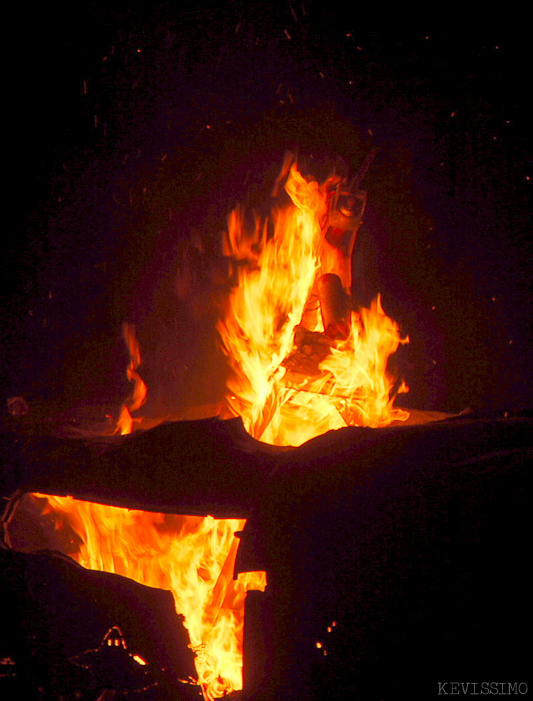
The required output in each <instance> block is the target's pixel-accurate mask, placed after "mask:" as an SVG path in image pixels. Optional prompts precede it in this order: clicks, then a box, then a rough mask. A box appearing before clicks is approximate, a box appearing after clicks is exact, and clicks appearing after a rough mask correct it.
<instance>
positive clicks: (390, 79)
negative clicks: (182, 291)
mask: <svg viewBox="0 0 533 701" xmlns="http://www.w3.org/2000/svg"><path fill="white" fill-rule="evenodd" d="M378 14H379V13H378ZM374 19H375V21H374V22H373V23H371V24H368V23H366V22H363V21H362V20H361V16H360V15H358V14H357V12H356V11H355V10H343V11H340V10H339V9H338V8H335V9H331V10H330V9H327V8H326V7H324V3H321V4H318V3H316V4H314V3H306V2H304V3H303V4H302V3H299V2H298V3H296V2H295V3H290V2H286V3H278V4H274V5H272V4H267V3H249V4H245V3H242V2H229V3H225V4H216V3H211V4H206V3H204V4H203V5H199V4H198V3H194V4H193V3H182V4H181V5H180V6H179V9H178V8H176V7H174V6H171V5H164V4H157V5H153V6H152V7H150V8H147V7H145V6H137V5H135V4H132V3H124V5H123V6H122V7H121V8H120V7H117V6H116V5H115V6H113V7H112V6H111V5H106V4H103V3H86V4H85V5H84V6H83V7H82V8H73V7H70V8H66V9H65V8H62V9H61V11H60V10H59V9H57V8H50V7H46V8H41V9H38V10H32V12H31V13H29V12H28V13H26V11H25V10H23V9H21V10H17V11H13V12H12V14H10V15H9V18H8V20H7V22H6V26H7V27H8V30H9V31H8V33H9V37H8V46H9V47H11V48H10V52H9V54H10V55H9V69H8V70H7V71H6V72H7V83H6V84H5V89H6V93H7V97H8V99H7V106H6V114H7V116H8V126H7V132H6V134H5V136H6V153H7V154H9V161H8V163H6V166H7V168H6V170H7V173H8V180H9V187H8V192H9V193H12V194H10V195H9V198H8V200H7V201H6V217H5V230H4V236H3V239H2V240H3V244H4V246H5V250H4V251H3V255H2V259H1V260H2V281H3V285H4V296H3V301H2V312H1V313H2V319H1V336H0V338H1V343H2V348H1V349H0V350H1V361H0V373H1V376H2V390H3V393H4V396H5V397H6V398H7V397H9V396H13V395H24V396H25V397H26V398H27V399H28V400H29V401H30V402H31V401H32V400H33V399H38V398H46V399H51V398H61V399H62V400H64V401H67V402H69V401H71V402H73V403H79V402H104V401H120V398H121V397H122V396H124V394H125V393H126V392H127V385H126V382H125V379H124V368H125V366H126V363H127V353H126V351H125V348H124V344H123V341H122V337H121V325H122V322H123V321H124V320H129V321H133V322H134V323H136V324H137V326H138V327H139V328H140V340H141V346H142V345H143V333H144V341H145V345H146V347H147V351H146V352H147V355H148V356H150V346H152V347H155V346H157V344H158V339H159V340H161V344H162V345H163V346H166V347H167V348H168V347H169V346H172V348H171V349H170V350H168V351H165V353H163V355H164V362H159V364H160V365H161V368H163V369H161V368H160V369H159V370H158V372H159V375H158V377H159V379H160V380H161V378H163V381H165V377H166V384H167V385H168V386H169V387H170V388H171V390H172V391H173V392H174V391H175V392H177V393H178V394H179V395H180V396H179V397H177V398H176V402H177V403H180V402H181V403H187V402H189V401H195V402H200V403H201V402H203V401H209V400H210V399H212V397H213V396H218V395H219V394H220V393H221V391H222V386H223V376H222V374H221V370H220V366H219V365H217V363H219V359H218V356H217V351H216V350H215V340H214V337H212V334H211V335H210V332H209V329H210V328H211V327H212V320H213V318H212V311H208V312H206V313H205V314H204V315H203V317H202V318H201V319H200V320H199V318H198V314H196V317H195V318H189V317H188V314H189V312H188V311H187V310H184V309H183V308H182V307H181V306H180V304H181V302H180V301H179V300H178V298H177V295H176V290H175V284H174V281H175V278H176V273H177V269H178V267H179V265H180V263H179V259H180V255H181V252H182V250H183V247H184V246H183V244H184V242H185V241H186V240H187V239H188V238H189V237H190V235H191V232H192V231H193V230H198V231H200V232H202V233H203V235H204V238H205V240H206V241H207V242H208V244H209V245H211V246H213V247H214V246H215V242H216V241H217V239H218V236H219V232H220V229H221V228H222V227H223V221H224V219H223V217H224V216H225V214H226V213H227V212H228V211H229V210H230V209H231V208H232V207H233V206H234V205H235V203H236V202H237V201H239V200H244V199H245V198H246V197H247V193H248V197H249V199H250V200H251V201H253V197H252V196H250V195H249V192H250V191H252V192H254V191H255V192H256V193H257V192H261V184H262V182H263V179H264V178H267V180H268V177H273V174H275V173H276V170H277V169H279V167H280V166H281V162H282V159H283V154H284V152H285V150H286V149H293V150H294V149H296V148H299V151H300V154H301V155H302V156H304V157H305V160H306V162H307V163H308V167H309V170H310V171H313V170H315V171H317V172H315V175H317V176H318V177H321V176H323V175H326V174H327V172H326V168H327V167H330V166H331V165H333V164H334V163H335V162H336V159H337V157H339V156H340V157H342V159H343V160H344V162H345V163H346V164H347V167H348V168H349V169H351V171H352V172H355V171H356V170H357V168H358V167H359V164H360V163H361V161H362V160H363V158H364V156H365V155H366V153H367V152H368V151H369V149H370V148H371V147H373V146H374V147H377V148H378V155H377V157H376V160H375V162H374V165H373V166H372V169H371V171H370V172H369V174H368V177H367V179H366V180H365V188H366V189H367V190H368V193H369V200H368V209H367V215H366V218H365V225H364V234H362V237H361V242H360V247H362V249H363V248H364V251H363V250H362V249H361V252H362V253H363V252H364V253H365V255H364V257H363V258H362V259H360V262H359V265H361V266H362V268H363V270H364V272H365V275H366V279H367V292H374V291H378V290H379V291H381V292H382V294H383V299H384V306H385V310H386V311H387V312H388V313H389V314H390V315H391V316H393V317H394V318H396V319H397V320H398V321H399V322H400V324H401V327H402V329H403V331H404V332H405V333H408V334H409V336H410V338H411V346H410V350H409V351H408V353H407V356H406V358H404V359H403V362H404V364H405V365H406V367H407V375H408V382H409V384H410V386H411V392H410V395H407V397H406V398H405V400H404V401H405V402H407V403H411V404H412V405H413V406H417V407H420V408H435V409H443V410H452V411H456V410H461V409H464V408H465V407H467V406H469V405H474V406H485V407H487V408H494V409H506V410H512V409H514V408H520V407H523V406H524V405H530V404H531V394H530V386H531V332H530V321H529V319H530V304H531V303H530V299H531V296H530V287H531V273H532V264H531V260H532V257H531V244H530V243H529V241H528V227H529V220H528V218H529V199H528V198H529V191H530V187H531V181H530V180H529V176H530V175H531V150H530V141H529V126H530V125H529V118H530V108H529V107H528V106H527V105H528V92H529V90H528V80H529V79H528V65H529V58H528V56H529V49H528V45H527V42H526V41H524V40H523V39H522V38H521V36H520V32H519V25H520V18H516V27H515V28H514V29H513V30H512V31H510V30H505V31H504V30H503V29H502V28H498V29H493V30H490V31H489V30H481V29H478V30H477V31H473V32H472V31H467V30H466V29H464V30H459V29H456V30H455V31H453V32H446V31H443V30H440V31H432V30H431V29H426V30H422V31H417V30H416V29H415V28H409V29H406V28H404V27H400V26H398V28H397V29H396V30H395V31H394V32H393V31H385V30H384V29H377V28H376V27H378V25H379V22H378V20H379V19H380V18H379V17H376V18H374ZM405 26H408V25H407V24H405ZM9 212H11V216H9ZM13 215H14V216H13ZM217 227H218V228H217ZM361 261H362V262H361ZM192 316H193V317H194V315H192ZM143 329H144V332H143ZM206 329H208V330H207V331H206ZM174 331H175V332H176V333H174ZM173 334H174V335H173ZM171 338H172V339H173V340H172V341H170V339H171ZM176 338H177V340H176ZM206 339H208V340H207V341H206ZM152 356H153V357H157V358H159V361H161V358H160V356H161V352H159V355H158V353H157V352H152ZM169 368H170V370H169ZM146 372H147V373H148V374H149V372H150V371H149V369H147V371H146ZM165 373H167V375H166V376H165ZM156 374H157V373H156ZM185 376H186V377H187V378H188V379H186V380H185V379H184V377H185ZM156 384H157V382H156ZM167 401H168V398H167Z"/></svg>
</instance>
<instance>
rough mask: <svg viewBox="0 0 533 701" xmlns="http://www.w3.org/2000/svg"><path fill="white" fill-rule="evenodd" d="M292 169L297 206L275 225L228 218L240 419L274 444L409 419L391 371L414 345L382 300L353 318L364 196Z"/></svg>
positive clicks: (232, 387)
mask: <svg viewBox="0 0 533 701" xmlns="http://www.w3.org/2000/svg"><path fill="white" fill-rule="evenodd" d="M365 167H367V166H365ZM287 172H288V177H287V180H286V183H285V190H286V192H287V193H288V195H289V197H290V200H291V202H290V204H288V205H287V206H285V207H283V208H278V209H277V210H275V211H274V212H273V215H272V221H271V222H270V221H266V222H261V221H259V220H257V221H256V226H255V230H254V231H253V232H248V231H247V230H246V227H245V223H244V214H243V212H242V211H241V210H240V209H236V210H235V211H234V212H232V213H231V215H230V217H229V222H228V231H227V234H226V238H225V242H224V254H225V255H226V256H228V257H229V258H230V260H231V261H232V262H233V264H234V266H235V268H236V271H237V276H238V284H237V285H236V286H235V287H234V288H233V289H232V292H231V294H230V299H229V305H228V309H227V312H226V314H225V316H224V317H223V318H222V319H221V321H220V322H219V324H218V327H217V328H218V332H219V334H220V338H221V342H222V347H223V349H224V352H225V353H226V355H227V357H228V361H229V364H230V365H231V367H232V369H233V371H234V375H233V377H232V378H231V379H230V381H229V383H228V395H227V404H228V406H229V408H230V411H231V413H232V414H233V415H238V416H241V417H242V419H243V421H244V424H245V426H246V429H247V430H248V432H249V433H250V434H251V435H253V436H254V437H255V438H258V439H260V440H262V441H264V442H266V443H272V444H276V445H300V444H302V443H303V442H305V441H307V440H309V439H311V438H313V437H315V436H318V435H320V434H322V433H324V432H325V431H328V430H330V429H337V428H341V427H343V426H347V425H355V426H371V427H380V426H385V425H387V424H389V423H390V422H391V421H393V420H405V419H407V418H408V416H409V415H408V413H407V412H405V411H402V410H400V409H395V408H393V400H394V397H393V396H391V394H392V391H393V388H394V386H395V383H396V378H394V377H393V376H391V375H390V374H389V372H388V369H387V362H388V359H389V357H390V355H391V354H392V353H394V352H395V351H396V350H397V348H398V346H399V344H400V343H406V342H407V341H408V339H402V338H401V337H400V333H399V328H398V325H397V324H396V323H395V322H394V321H392V320H391V319H389V318H388V317H387V316H386V315H385V313H384V312H383V309H382V306H381V300H380V299H379V298H378V299H376V300H375V301H374V303H373V304H372V305H371V307H370V309H359V311H357V312H356V311H355V310H354V311H350V307H351V306H352V305H351V299H350V287H351V247H352V246H353V240H354V238H355V234H356V231H357V228H358V226H359V224H360V216H361V215H362V210H363V208H364V195H365V193H363V192H362V191H356V192H350V191H349V190H348V191H342V184H343V183H342V182H341V179H340V178H339V177H338V176H332V177H330V178H329V179H328V180H326V181H325V182H324V183H323V184H322V185H319V183H318V182H316V181H315V180H308V179H306V178H304V177H303V175H302V174H301V173H300V171H299V170H298V167H297V165H296V163H292V165H290V167H288V165H286V166H285V168H284V171H282V175H283V174H286V173H287ZM280 177H281V176H280ZM342 197H343V198H344V201H343V203H340V204H339V199H340V198H342ZM334 198H336V199H337V202H336V203H335V202H334V201H333V200H334ZM358 198H359V200H360V201H359V202H358ZM335 206H338V207H339V211H337V210H336V209H335ZM357 207H359V209H360V215H359V216H357V214H354V212H355V211H356V210H357ZM343 222H348V224H346V223H343ZM350 227H351V229H352V230H351V231H350V230H349V228H350ZM398 391H407V387H406V386H405V384H403V383H402V384H401V385H400V387H399V389H398V390H397V391H396V394H397V393H398Z"/></svg>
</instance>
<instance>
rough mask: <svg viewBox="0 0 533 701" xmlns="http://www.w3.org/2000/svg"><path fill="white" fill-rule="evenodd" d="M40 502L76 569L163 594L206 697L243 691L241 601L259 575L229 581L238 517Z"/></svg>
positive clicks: (262, 576)
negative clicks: (63, 529)
mask: <svg viewBox="0 0 533 701" xmlns="http://www.w3.org/2000/svg"><path fill="white" fill-rule="evenodd" d="M34 496H37V497H41V498H43V497H44V498H46V499H47V501H48V511H50V510H53V512H54V514H55V517H56V519H57V521H58V524H60V525H64V524H68V525H69V526H70V528H71V529H72V530H73V531H74V532H75V533H76V535H77V536H78V538H79V540H80V543H79V549H78V551H77V552H75V553H73V554H72V557H74V558H75V559H76V560H77V561H78V562H79V563H80V564H81V565H83V566H84V567H87V568H89V569H93V570H100V571H104V572H114V573H117V574H121V575H124V576H126V577H129V578H130V579H133V580H135V581H136V582H140V583H142V584H146V585H148V586H151V587H158V588H160V589H168V590H170V591H171V592H172V594H173V596H174V601H175V604H176V610H177V611H178V613H181V614H183V616H184V619H185V620H184V625H185V627H186V628H187V629H188V631H189V636H190V639H191V647H192V648H193V650H194V651H195V652H196V670H197V673H198V683H199V684H200V685H201V687H202V691H203V694H204V698H205V699H215V698H219V697H222V696H225V695H226V694H227V693H229V692H231V691H234V690H238V689H242V632H243V626H244V599H245V596H246V592H247V591H249V590H250V589H260V590H264V588H265V586H266V573H265V572H247V573H245V574H242V575H239V577H238V579H237V580H234V579H233V566H234V563H235V556H236V553H237V547H238V540H237V538H235V536H234V533H235V531H238V530H241V529H242V528H243V527H244V524H245V523H246V521H245V520H238V519H214V518H213V517H211V516H208V517H206V518H202V517H197V516H174V515H169V514H159V513H151V512H146V511H136V510H129V509H122V508H118V507H114V506H104V505H101V504H94V503H91V502H86V501H79V500H77V499H73V498H72V497H56V496H45V495H41V494H36V495H34Z"/></svg>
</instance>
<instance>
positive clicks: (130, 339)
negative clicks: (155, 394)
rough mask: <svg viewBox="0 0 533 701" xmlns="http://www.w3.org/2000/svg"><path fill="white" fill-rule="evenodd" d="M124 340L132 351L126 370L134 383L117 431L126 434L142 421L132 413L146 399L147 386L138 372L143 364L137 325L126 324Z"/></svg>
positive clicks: (122, 411) (121, 412) (123, 407)
mask: <svg viewBox="0 0 533 701" xmlns="http://www.w3.org/2000/svg"><path fill="white" fill-rule="evenodd" d="M123 331H124V340H125V341H126V346H127V347H128V351H129V353H130V363H129V365H128V368H127V370H126V373H127V376H128V380H129V381H130V382H133V383H134V386H133V392H132V394H131V397H130V398H129V399H128V400H127V401H126V402H124V404H123V405H122V409H121V411H120V416H119V418H118V421H117V429H116V433H120V434H121V435H123V436H125V435H126V434H129V433H131V432H132V430H133V424H134V422H137V423H140V422H141V421H142V419H141V418H138V419H134V418H133V417H132V415H131V412H132V411H136V410H137V409H140V408H141V407H142V405H143V404H144V403H145V401H146V395H147V392H148V390H147V388H146V384H145V383H144V381H143V379H142V378H141V376H140V375H139V373H138V372H137V368H138V367H139V365H140V364H141V350H140V348H139V344H138V342H137V338H136V336H135V327H134V326H132V325H131V324H124V327H123Z"/></svg>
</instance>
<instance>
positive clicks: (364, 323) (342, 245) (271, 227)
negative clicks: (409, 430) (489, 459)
mask: <svg viewBox="0 0 533 701" xmlns="http://www.w3.org/2000/svg"><path fill="white" fill-rule="evenodd" d="M369 162H370V161H369V158H367V160H366V161H365V163H364V164H363V167H362V175H361V176H360V178H359V181H358V182H357V185H359V184H360V181H361V179H362V177H363V175H364V172H366V169H367V168H368V165H369ZM282 181H285V185H284V187H285V191H286V193H287V194H288V196H289V199H290V201H289V203H288V204H286V205H285V206H280V207H278V208H277V209H276V210H275V211H274V212H273V214H272V217H271V219H269V220H266V221H264V222H262V221H260V220H259V219H257V220H256V225H255V229H254V230H253V231H252V232H249V231H247V229H246V226H245V215H244V212H243V210H241V209H239V208H238V209H236V210H235V211H233V212H232V213H231V214H230V216H229V222H228V230H227V232H226V235H225V239H224V242H223V253H224V255H225V256H226V257H227V259H228V261H229V262H230V267H232V268H233V272H232V279H234V280H236V284H235V285H234V286H233V288H232V290H231V292H230V294H229V299H228V305H227V309H226V312H225V314H224V315H223V317H222V318H221V319H220V321H219V323H218V325H217V330H218V333H219V336H220V340H221V343H222V347H223V350H224V352H225V353H226V355H227V358H228V362H229V365H230V366H231V368H232V370H233V377H232V378H231V380H230V381H229V383H228V387H227V390H228V391H227V397H226V403H227V406H228V409H229V411H230V413H231V414H233V415H236V416H241V417H242V419H243V422H244V424H245V427H246V429H247V430H248V432H249V433H250V434H251V435H253V436H254V437H255V438H257V439H260V440H262V441H264V442H267V443H272V444H276V445H294V446H296V445H300V444H302V443H303V442H305V441H307V440H309V439H311V438H313V437H315V436H318V435H320V434H322V433H324V432H325V431H328V430H331V429H337V428H342V427H344V426H370V427H380V426H386V425H387V424H389V423H390V422H391V421H393V420H405V419H407V418H408V413H407V412H405V411H402V410H400V409H395V408H394V407H393V401H394V397H395V395H396V394H397V393H398V392H400V391H407V387H406V386H405V384H403V383H400V382H399V381H398V380H397V378H395V377H394V376H393V375H391V373H390V372H389V369H388V360H389V358H390V356H391V355H392V354H393V353H394V352H395V351H396V350H397V348H398V346H399V344H400V343H406V342H407V341H408V339H402V338H401V336H400V332H399V328H398V325H397V324H396V323H395V322H394V321H393V320H392V319H390V318H389V317H387V316H386V314H385V313H384V311H383V308H382V305H381V300H380V298H379V297H378V298H377V299H376V300H375V301H374V302H373V303H372V304H371V306H370V308H369V309H366V308H360V309H358V310H356V309H354V307H355V305H354V304H353V302H352V300H351V253H352V248H353V243H354V239H355V236H356V234H357V230H358V228H359V226H360V224H361V217H362V214H363V211H364V205H365V197H366V193H364V192H363V191H361V190H358V189H357V187H355V183H356V181H355V180H354V182H353V183H352V184H351V185H350V186H349V187H347V186H346V183H345V182H344V181H343V180H342V179H341V178H340V177H338V176H336V175H333V176H331V177H330V178H328V179H327V180H326V181H325V182H324V183H322V184H319V183H318V182H317V181H315V180H313V179H308V178H305V177H304V176H303V175H302V174H301V172H300V171H299V170H298V167H297V165H296V163H295V162H294V161H293V159H292V158H289V159H288V160H287V161H286V163H285V165H284V168H283V170H282V173H281V175H280V177H279V180H278V183H277V185H279V184H280V183H281V182H282ZM124 335H125V339H126V343H127V345H128V348H129V351H130V357H131V361H130V364H129V366H128V378H129V379H130V380H131V381H132V382H134V390H133V394H132V397H131V398H130V399H129V400H128V401H127V402H126V403H125V404H124V406H123V408H122V412H121V415H120V418H119V421H118V428H117V430H118V431H120V433H122V434H127V433H130V432H131V431H132V429H133V428H134V422H136V421H137V422H139V421H140V419H137V418H133V417H132V412H135V411H136V410H138V409H139V408H140V407H141V406H142V404H143V403H144V401H145V399H146V393H147V388H146V385H145V384H144V382H143V380H142V378H141V376H140V374H139V371H138V368H139V366H140V365H141V354H140V349H139V344H138V342H137V340H136V337H135V333H134V329H133V328H132V327H130V326H128V325H126V326H125V327H124ZM46 498H47V500H48V505H49V507H50V509H51V510H53V511H54V512H55V513H56V514H57V515H58V518H60V519H61V520H63V521H65V522H67V523H68V524H69V525H70V527H71V528H72V529H73V530H74V531H75V533H76V534H77V535H78V537H79V539H80V546H79V551H78V552H77V553H76V554H75V555H74V556H75V558H76V559H77V560H78V561H79V562H80V563H81V564H82V565H84V566H85V567H88V568H91V569H99V570H105V571H107V572H117V573H119V574H122V575H125V576H127V577H130V578H132V579H134V580H136V581H138V582H141V583H143V584H147V585H149V586H153V587H159V588H164V589H170V591H172V593H173V595H174V599H175V602H176V610H177V611H178V612H179V613H181V614H183V616H184V618H185V625H186V627H187V628H188V630H189V635H190V639H191V644H192V647H193V649H194V650H195V651H196V653H197V657H196V667H197V672H198V683H199V684H201V686H202V690H203V693H204V697H205V698H206V699H214V698H219V697H221V696H224V695H226V694H227V693H229V692H230V691H232V690H238V689H241V688H242V632H243V608H244V598H245V595H246V591H247V590H249V589H264V587H265V585H266V574H265V573H264V572H257V573H247V574H246V575H240V576H239V579H238V580H237V581H234V580H233V578H232V573H233V566H234V562H235V556H236V550H237V542H238V541H237V540H236V539H235V537H234V533H235V531H237V530H240V529H242V528H243V526H244V523H245V521H243V520H241V521H239V520H216V519H214V518H212V517H210V516H208V517H206V518H198V517H191V516H169V515H165V514H156V513H147V512H142V511H134V510H127V509H119V508H116V507H110V506H102V505H98V504H92V503H88V502H81V501H77V500H74V499H72V498H70V497H50V496H49V497H46ZM332 625H333V624H332ZM317 645H319V643H317Z"/></svg>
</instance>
